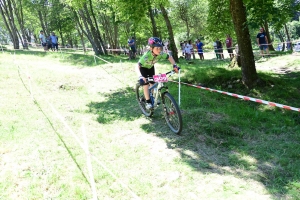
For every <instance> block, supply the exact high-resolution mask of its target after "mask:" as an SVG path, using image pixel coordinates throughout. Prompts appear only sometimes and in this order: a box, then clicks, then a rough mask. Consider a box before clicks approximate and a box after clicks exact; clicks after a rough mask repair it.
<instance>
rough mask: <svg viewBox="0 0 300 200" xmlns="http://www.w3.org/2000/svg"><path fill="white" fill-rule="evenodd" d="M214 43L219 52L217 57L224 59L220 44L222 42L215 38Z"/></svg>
mask: <svg viewBox="0 0 300 200" xmlns="http://www.w3.org/2000/svg"><path fill="white" fill-rule="evenodd" d="M216 44H217V52H218V54H219V58H220V59H224V54H223V45H222V42H221V41H220V40H219V38H217V40H216Z"/></svg>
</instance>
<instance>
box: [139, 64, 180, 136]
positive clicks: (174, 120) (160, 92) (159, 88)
mask: <svg viewBox="0 0 300 200" xmlns="http://www.w3.org/2000/svg"><path fill="white" fill-rule="evenodd" d="M173 74H175V71H174V70H172V71H169V72H167V73H165V74H159V75H154V76H153V77H149V78H147V81H148V82H149V81H154V82H155V84H153V85H152V86H151V87H149V94H150V99H151V101H152V108H151V109H146V107H145V104H146V99H145V97H144V88H143V85H141V84H140V83H139V82H138V83H137V84H136V89H135V91H136V98H137V101H138V104H139V107H140V109H141V110H142V113H143V114H144V115H145V116H146V117H151V116H152V115H153V113H154V110H155V109H156V108H158V106H159V104H160V102H159V101H158V98H160V99H161V103H162V105H163V110H164V112H163V113H164V117H165V120H166V122H167V124H168V126H169V128H170V129H171V131H173V132H174V133H176V134H178V135H179V134H180V133H181V131H182V125H183V124H182V116H181V112H180V109H179V106H178V105H177V103H176V101H175V99H174V98H173V97H172V95H171V94H170V93H169V91H168V87H167V86H164V83H165V82H168V77H167V75H169V76H172V75H173ZM152 91H154V94H153V93H152Z"/></svg>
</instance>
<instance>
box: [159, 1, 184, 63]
mask: <svg viewBox="0 0 300 200" xmlns="http://www.w3.org/2000/svg"><path fill="white" fill-rule="evenodd" d="M160 9H161V11H162V15H163V16H164V19H165V22H166V26H167V28H168V32H169V42H170V49H171V51H172V54H173V55H172V56H173V58H174V60H175V62H179V59H178V54H177V48H176V44H175V41H174V34H173V28H172V25H171V23H170V20H169V17H168V13H167V11H166V9H165V7H164V6H163V5H162V4H160Z"/></svg>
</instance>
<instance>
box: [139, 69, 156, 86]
mask: <svg viewBox="0 0 300 200" xmlns="http://www.w3.org/2000/svg"><path fill="white" fill-rule="evenodd" d="M140 72H141V74H142V76H143V77H145V78H148V77H152V76H153V75H155V69H154V66H152V67H151V68H150V69H148V68H145V67H140ZM150 83H151V84H154V82H153V81H151V82H150Z"/></svg>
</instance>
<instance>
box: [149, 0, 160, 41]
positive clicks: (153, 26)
mask: <svg viewBox="0 0 300 200" xmlns="http://www.w3.org/2000/svg"><path fill="white" fill-rule="evenodd" d="M147 4H148V13H149V17H150V20H151V24H152V36H153V37H158V36H159V33H158V31H157V26H156V22H155V19H154V15H153V10H152V8H151V3H150V1H149V0H148V1H147Z"/></svg>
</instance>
